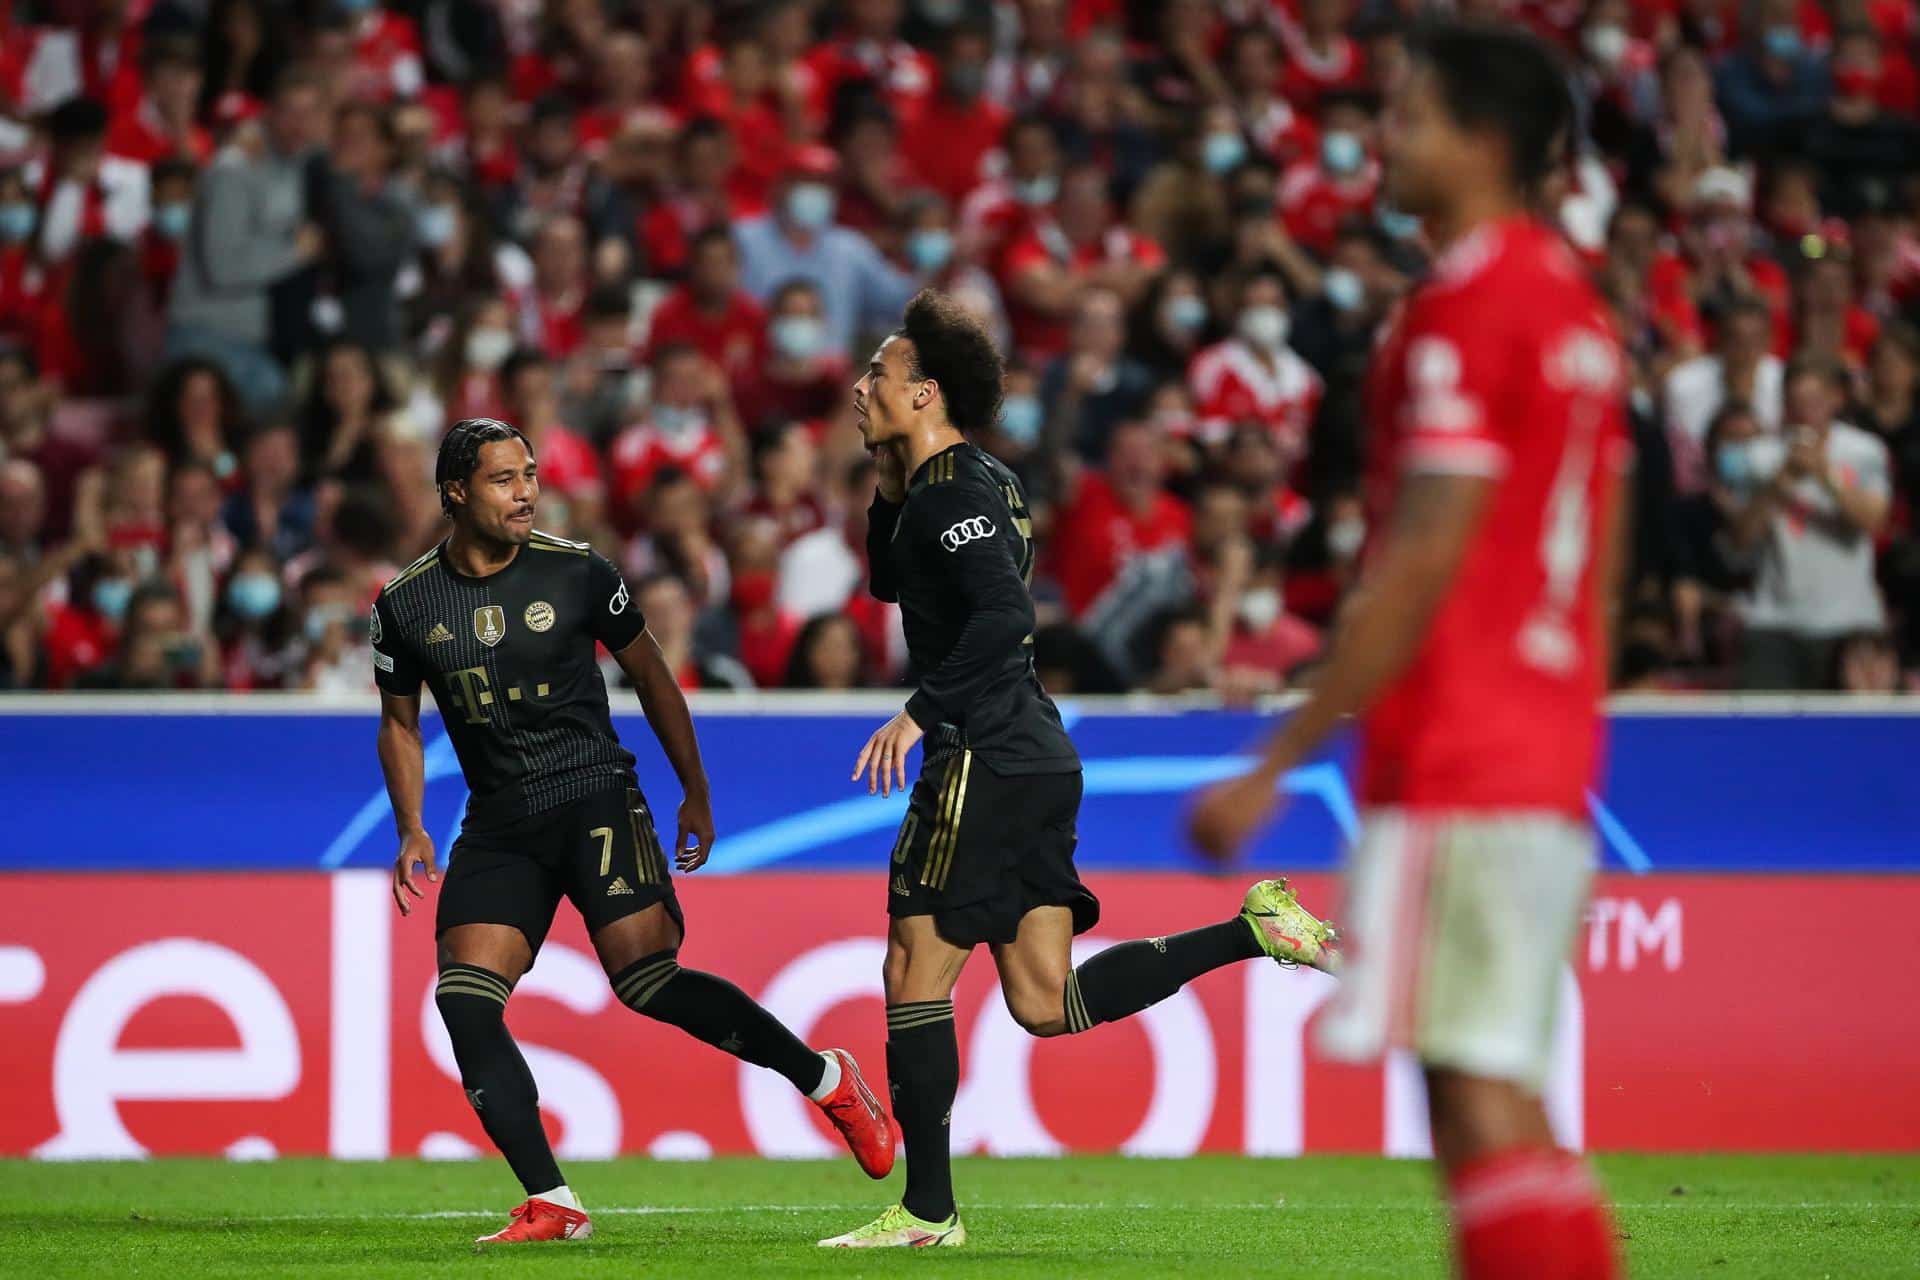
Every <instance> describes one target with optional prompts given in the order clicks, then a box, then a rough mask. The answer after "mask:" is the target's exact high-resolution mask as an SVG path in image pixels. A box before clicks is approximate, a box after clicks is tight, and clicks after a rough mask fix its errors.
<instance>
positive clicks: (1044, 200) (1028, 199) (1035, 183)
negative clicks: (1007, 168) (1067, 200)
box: [1013, 173, 1060, 208]
mask: <svg viewBox="0 0 1920 1280" xmlns="http://www.w3.org/2000/svg"><path fill="white" fill-rule="evenodd" d="M1059 194H1060V179H1058V178H1056V177H1054V176H1053V175H1052V174H1050V173H1043V174H1041V175H1040V176H1039V177H1037V178H1028V179H1027V180H1026V181H1025V182H1015V183H1014V184H1013V198H1014V199H1015V200H1018V201H1019V202H1020V203H1021V204H1024V205H1026V206H1027V207H1028V208H1034V207H1037V206H1039V205H1043V204H1052V203H1053V198H1054V197H1055V196H1057V195H1059Z"/></svg>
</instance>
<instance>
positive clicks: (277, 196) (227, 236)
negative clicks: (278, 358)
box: [167, 147, 307, 347]
mask: <svg viewBox="0 0 1920 1280" xmlns="http://www.w3.org/2000/svg"><path fill="white" fill-rule="evenodd" d="M306 204H307V201H306V190H305V184H304V182H303V175H302V167H301V162H300V161H299V160H298V159H296V158H292V157H282V156H280V155H278V154H276V153H274V152H272V151H268V152H267V153H266V154H265V155H264V156H262V157H260V158H259V159H254V158H252V157H250V156H248V155H247V154H246V153H245V152H243V151H240V150H239V149H237V148H233V147H228V148H226V149H224V150H222V151H221V152H220V154H218V155H217V156H215V157H214V159H213V163H212V164H210V165H208V166H207V169H206V172H205V173H203V174H202V175H201V177H200V189H199V193H198V195H197V197H196V199H195V200H194V206H193V222H192V225H191V227H190V228H189V230H188V232H187V243H186V246H185V252H184V253H182V254H181V258H180V271H179V274H177V275H176V276H175V277H174V281H173V295H172V301H171V305H170V307H169V309H168V314H167V318H168V320H169V321H170V322H172V323H173V324H175V325H182V326H192V327H195V328H199V329H206V330H209V331H211V332H213V333H217V334H219V335H220V336H221V337H224V338H227V339H229V340H231V341H234V342H242V343H247V344H250V345H253V346H260V347H264V346H265V345H266V342H267V329H268V309H267V289H268V287H269V286H270V285H272V284H273V282H274V281H276V280H278V279H280V278H281V277H282V276H284V275H286V274H287V273H288V272H290V271H293V270H295V269H296V268H298V267H299V266H300V259H299V257H298V256H297V255H296V253H295V251H294V238H295V236H296V235H297V234H298V233H299V230H300V227H301V226H302V224H304V223H305V222H306V221H307V208H306Z"/></svg>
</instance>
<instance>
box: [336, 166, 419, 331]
mask: <svg viewBox="0 0 1920 1280" xmlns="http://www.w3.org/2000/svg"><path fill="white" fill-rule="evenodd" d="M322 189H323V190H324V192H325V201H326V209H325V217H324V222H325V225H326V228H327V243H328V245H329V247H330V248H331V251H332V261H333V284H334V291H335V294H336V296H337V297H338V298H339V301H340V310H341V312H342V319H341V327H342V330H343V331H344V332H345V333H346V335H347V336H348V337H350V338H353V339H354V340H356V341H358V342H362V343H364V344H366V345H367V346H369V347H371V348H373V349H374V350H375V351H384V350H386V349H387V348H389V347H393V346H397V345H398V344H399V343H400V340H401V337H402V332H401V318H400V300H399V296H398V294H397V293H396V292H395V284H396V282H397V279H398V277H399V275H400V269H401V268H402V267H404V266H406V264H407V262H408V261H409V260H410V259H411V258H412V257H413V253H414V249H415V248H416V241H415V234H416V233H415V231H414V220H415V216H416V215H415V212H414V206H413V201H412V199H411V198H410V196H409V194H408V193H407V192H406V191H405V190H403V189H402V188H401V187H399V186H398V185H397V184H393V183H387V184H384V185H383V186H381V187H380V188H379V189H378V190H374V191H369V190H367V189H366V188H364V187H362V186H361V185H360V180H359V179H358V178H355V177H352V176H350V175H348V174H343V173H340V172H338V171H337V170H335V169H334V168H332V166H327V168H326V170H325V177H324V179H323V181H322Z"/></svg>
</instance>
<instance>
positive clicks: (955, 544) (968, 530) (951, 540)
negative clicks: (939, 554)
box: [940, 516, 993, 551]
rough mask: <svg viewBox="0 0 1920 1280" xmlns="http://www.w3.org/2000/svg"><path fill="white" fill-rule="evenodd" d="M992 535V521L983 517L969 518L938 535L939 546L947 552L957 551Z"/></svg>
mask: <svg viewBox="0 0 1920 1280" xmlns="http://www.w3.org/2000/svg"><path fill="white" fill-rule="evenodd" d="M992 535H993V521H991V520H989V519H987V518H986V517H985V516H969V517H967V518H966V519H965V520H962V521H961V522H960V523H959V524H956V525H954V526H953V527H952V528H950V529H948V530H947V531H946V532H945V533H943V534H941V535H940V545H941V546H943V547H945V548H946V549H947V550H949V551H958V550H959V549H960V548H962V547H964V546H966V545H967V544H968V543H969V542H977V541H979V540H980V539H981V538H987V537H991V536H992Z"/></svg>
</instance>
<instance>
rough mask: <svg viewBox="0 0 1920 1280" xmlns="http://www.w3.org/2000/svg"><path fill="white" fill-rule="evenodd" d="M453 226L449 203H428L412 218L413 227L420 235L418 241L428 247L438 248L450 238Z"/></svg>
mask: <svg viewBox="0 0 1920 1280" xmlns="http://www.w3.org/2000/svg"><path fill="white" fill-rule="evenodd" d="M454 226H455V223H454V215H453V206H451V205H444V204H430V205H428V206H427V207H426V208H424V209H422V210H421V211H420V216H419V217H417V218H416V219H414V229H415V230H416V231H417V232H418V233H419V235H420V243H421V244H424V245H425V246H427V248H429V249H438V248H440V247H441V246H443V245H445V244H446V243H447V242H448V241H450V240H452V239H453V232H454Z"/></svg>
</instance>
